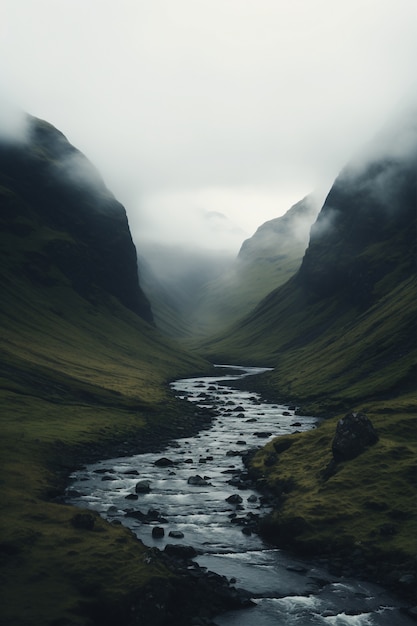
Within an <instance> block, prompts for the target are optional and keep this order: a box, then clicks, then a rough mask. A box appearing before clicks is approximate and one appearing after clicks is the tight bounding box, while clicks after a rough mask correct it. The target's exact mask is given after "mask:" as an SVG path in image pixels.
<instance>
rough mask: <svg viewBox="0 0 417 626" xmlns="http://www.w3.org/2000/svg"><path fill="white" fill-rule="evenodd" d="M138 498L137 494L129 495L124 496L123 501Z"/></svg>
mask: <svg viewBox="0 0 417 626" xmlns="http://www.w3.org/2000/svg"><path fill="white" fill-rule="evenodd" d="M138 498H139V496H138V494H137V493H129V494H128V495H127V496H125V500H137V499H138Z"/></svg>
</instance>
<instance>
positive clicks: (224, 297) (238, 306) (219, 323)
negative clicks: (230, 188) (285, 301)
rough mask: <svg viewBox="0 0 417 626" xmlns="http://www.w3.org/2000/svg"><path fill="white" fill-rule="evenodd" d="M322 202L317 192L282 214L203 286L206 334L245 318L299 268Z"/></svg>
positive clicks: (200, 308)
mask: <svg viewBox="0 0 417 626" xmlns="http://www.w3.org/2000/svg"><path fill="white" fill-rule="evenodd" d="M320 206H321V205H320V200H319V198H318V197H317V196H316V195H314V194H311V195H309V196H306V197H305V198H304V199H303V200H301V201H300V202H297V204H295V205H294V206H293V207H291V208H290V209H289V210H288V211H287V212H286V213H285V215H283V216H282V217H277V218H275V219H273V220H270V221H268V222H265V223H264V224H262V225H261V226H260V227H259V228H258V229H257V231H256V232H255V234H254V235H253V236H252V237H251V238H250V239H247V240H246V241H244V242H243V244H242V247H241V249H240V251H239V254H238V256H237V259H236V261H235V262H234V264H233V265H232V266H231V268H230V269H229V270H228V271H225V272H223V273H222V274H221V275H219V276H218V277H217V278H216V279H215V280H213V281H211V282H208V283H206V284H205V285H203V286H202V289H201V290H200V295H199V299H198V302H197V306H196V313H195V315H196V318H198V320H199V322H200V327H201V329H202V330H203V331H204V333H205V334H208V333H210V332H211V333H213V332H215V331H219V329H221V328H226V327H227V326H229V325H231V324H232V323H233V322H236V321H237V320H238V319H240V318H242V317H244V316H245V315H246V314H248V313H249V311H251V310H252V309H253V308H255V306H256V305H257V304H259V302H260V301H261V300H262V299H263V298H264V297H265V296H266V295H267V294H268V293H270V292H271V291H272V290H273V289H275V288H276V287H279V285H282V284H283V283H285V282H286V281H287V280H288V279H289V278H291V276H293V275H294V274H295V273H296V271H297V270H298V269H299V267H300V265H301V261H302V258H303V255H304V252H305V250H306V248H307V245H308V240H309V232H310V227H311V225H312V224H313V222H314V220H315V219H316V217H317V215H318V212H319V210H320ZM200 333H201V334H202V332H201V330H200Z"/></svg>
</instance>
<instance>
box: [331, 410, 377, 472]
mask: <svg viewBox="0 0 417 626" xmlns="http://www.w3.org/2000/svg"><path fill="white" fill-rule="evenodd" d="M377 441H378V435H377V432H376V430H375V429H374V427H373V425H372V422H371V420H370V419H369V418H368V417H367V416H366V415H365V414H364V413H360V412H359V413H348V414H347V415H345V417H344V418H343V419H341V420H339V421H338V423H337V426H336V434H335V436H334V439H333V442H332V453H333V458H334V460H335V461H336V462H339V461H348V460H350V459H354V458H355V457H357V456H358V455H359V454H361V453H362V452H363V451H364V450H365V449H366V448H367V447H368V446H372V445H374V444H375V443H376V442H377Z"/></svg>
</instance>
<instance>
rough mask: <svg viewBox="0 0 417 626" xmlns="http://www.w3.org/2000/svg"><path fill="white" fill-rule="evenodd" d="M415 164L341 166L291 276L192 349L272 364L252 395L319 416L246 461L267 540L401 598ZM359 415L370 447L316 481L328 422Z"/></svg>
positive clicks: (402, 158)
mask: <svg viewBox="0 0 417 626" xmlns="http://www.w3.org/2000/svg"><path fill="white" fill-rule="evenodd" d="M413 129H414V130H413ZM413 132H414V135H413ZM410 137H411V138H412V137H415V125H414V126H412V128H411V130H410V129H408V138H409V139H410ZM399 143H400V144H401V137H400V141H399ZM408 145H411V142H410V144H408ZM391 148H392V149H393V152H395V142H393V145H392V146H391ZM416 166H417V159H416V153H415V150H411V151H410V152H409V153H407V154H404V153H399V154H395V155H393V154H391V155H390V156H384V157H383V158H380V159H377V160H373V161H371V162H369V161H368V162H367V163H365V164H359V165H358V164H357V163H355V164H353V165H352V166H349V167H348V168H346V170H345V171H344V172H342V174H341V175H340V177H339V178H338V179H337V181H336V182H335V184H334V186H333V188H332V190H331V192H330V193H329V196H328V198H327V199H326V202H325V204H324V206H323V209H322V211H321V213H320V215H319V217H318V219H317V222H316V224H315V225H314V227H313V229H312V233H311V240H310V245H309V247H308V249H307V251H306V254H305V257H304V259H303V263H302V265H301V268H300V270H299V271H298V272H297V274H296V275H295V276H294V277H293V278H292V279H290V281H288V282H287V283H286V284H285V285H283V286H282V287H280V288H278V289H277V290H275V291H273V292H272V293H271V294H269V296H268V297H267V298H265V299H264V300H263V301H262V302H261V303H260V305H259V306H258V307H257V308H256V309H255V310H254V311H253V312H252V313H251V314H250V315H248V316H246V317H245V318H244V319H243V320H241V321H240V322H238V323H236V324H235V325H234V326H233V327H231V328H230V329H229V331H228V332H227V333H224V334H223V335H222V336H218V337H215V338H212V339H211V340H208V341H206V342H205V343H204V344H202V346H201V353H202V354H204V355H205V356H206V357H208V358H210V359H212V360H214V361H218V362H233V363H242V364H245V363H246V364H258V365H268V366H271V367H273V368H274V370H273V371H272V372H270V373H268V374H265V375H263V376H261V377H260V378H259V380H258V382H257V383H256V384H257V386H258V388H259V390H260V391H262V392H263V393H265V394H267V395H269V396H271V397H273V398H276V399H281V400H284V401H288V402H293V403H296V404H298V405H300V404H301V406H302V411H308V412H309V413H311V414H316V415H321V416H325V417H327V418H329V419H328V421H326V422H324V424H323V425H322V426H321V427H320V428H318V429H317V430H315V431H313V432H311V433H308V434H306V435H299V434H297V435H294V436H293V437H292V438H290V442H291V447H289V448H288V449H287V450H285V451H283V452H282V453H277V452H276V449H275V448H274V446H278V449H280V444H279V443H277V442H276V441H275V442H272V443H271V444H268V446H267V447H266V448H265V449H263V450H261V451H260V452H259V453H258V454H257V455H256V456H255V458H254V459H253V462H252V468H253V470H254V471H255V475H257V476H258V477H260V478H261V484H263V485H266V486H267V487H268V488H269V489H270V490H271V491H272V493H273V494H274V496H275V498H276V511H275V513H274V515H272V516H271V518H270V519H269V520H268V521H267V522H266V523H265V527H264V528H265V532H266V534H267V535H268V537H269V538H270V539H272V540H273V541H275V542H277V543H278V544H280V545H286V546H291V547H295V548H298V549H301V550H303V551H308V552H311V553H315V554H317V553H318V554H320V553H322V554H326V555H332V556H333V557H338V559H339V565H340V564H341V563H342V564H343V562H345V563H346V562H347V561H349V560H351V559H350V556H351V555H352V554H353V553H355V554H356V556H357V558H356V561H355V562H354V563H353V566H354V569H355V571H359V572H360V571H361V568H362V573H364V574H366V575H369V576H372V577H373V578H374V579H375V578H378V577H381V578H382V579H383V580H384V582H387V583H389V584H392V585H393V586H394V588H395V589H396V590H397V591H401V592H403V593H406V594H408V595H412V593H413V592H415V576H416V571H415V565H416V564H415V554H416V550H417V543H416V537H417V508H416V506H415V486H416V482H415V476H416V458H417V443H416V421H415V418H416V413H417V398H416V394H415V384H416V362H417V346H416V319H417V281H416V265H415V260H416V237H415V235H416V204H415V199H416V177H415V172H416ZM358 410H363V411H365V412H366V414H367V415H368V417H370V418H371V420H372V422H373V423H374V426H375V427H376V429H377V431H378V433H379V435H380V439H379V442H378V443H377V444H376V445H375V446H374V447H372V448H371V449H369V450H368V451H366V452H364V453H363V454H361V455H360V456H359V457H357V458H355V459H353V460H351V461H348V462H345V463H343V464H341V465H340V466H339V467H338V471H337V473H336V474H335V475H333V476H331V477H327V478H326V477H325V476H324V475H323V472H324V470H325V468H326V466H327V464H328V462H329V461H330V459H331V441H332V438H333V435H334V432H335V428H336V422H337V420H338V419H340V418H341V417H343V416H344V415H345V414H346V413H347V412H348V411H358ZM351 565H352V563H351ZM404 576H405V578H404ZM410 576H411V578H410ZM413 576H414V578H413ZM401 580H403V582H400V581H401ZM404 581H405V582H404Z"/></svg>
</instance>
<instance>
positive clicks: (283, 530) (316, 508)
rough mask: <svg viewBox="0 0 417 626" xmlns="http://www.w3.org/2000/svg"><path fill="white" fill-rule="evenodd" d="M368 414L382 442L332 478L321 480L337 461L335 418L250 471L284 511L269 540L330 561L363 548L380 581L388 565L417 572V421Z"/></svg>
mask: <svg viewBox="0 0 417 626" xmlns="http://www.w3.org/2000/svg"><path fill="white" fill-rule="evenodd" d="M357 408H358V409H359V408H362V407H357ZM364 409H365V411H366V413H367V414H368V416H369V417H370V418H371V419H372V422H373V424H374V427H375V428H376V430H377V432H378V434H379V441H378V443H377V444H376V445H374V446H372V447H371V448H369V449H368V450H366V451H365V452H364V453H362V454H361V455H359V456H358V457H356V458H355V459H352V460H351V461H345V462H343V463H340V464H338V469H337V472H336V473H335V474H334V475H332V476H330V477H329V478H325V476H324V475H323V472H324V470H325V469H326V467H327V465H328V463H329V461H330V460H331V459H332V454H331V443H332V439H333V436H334V433H335V426H336V421H337V418H334V419H331V420H326V421H325V422H323V423H322V424H321V425H320V426H319V428H317V429H316V430H314V431H310V432H308V433H302V434H295V435H291V436H289V437H285V439H286V440H288V441H291V443H292V445H291V446H290V447H289V448H288V449H286V450H284V451H283V452H281V453H280V454H277V453H276V452H275V449H274V443H276V442H277V441H278V442H281V441H282V438H278V439H276V440H274V441H272V442H270V443H268V444H267V445H266V446H265V447H264V448H263V449H261V450H260V451H259V452H258V453H257V454H256V456H255V457H254V459H253V461H252V467H253V468H254V470H255V471H256V474H257V476H262V477H264V478H265V479H266V481H267V484H268V486H269V488H270V489H272V491H273V492H274V493H275V494H277V495H279V496H280V497H281V506H280V507H278V508H277V510H276V511H275V513H274V514H273V515H272V516H271V518H270V519H268V520H267V521H266V529H267V533H268V537H269V538H271V539H273V540H274V541H276V542H277V543H278V544H282V543H283V542H284V543H287V545H289V546H292V547H295V548H298V549H301V550H303V551H308V552H310V553H314V554H317V553H319V554H322V555H327V556H333V557H335V556H339V555H340V553H341V552H343V553H344V554H345V556H347V557H348V556H349V552H352V551H353V550H355V548H358V547H359V548H360V549H361V550H363V551H364V552H365V553H366V554H367V557H368V563H369V564H372V565H373V567H374V568H379V570H380V574H381V575H382V574H383V572H384V569H385V570H386V568H387V566H388V565H389V567H390V568H392V567H394V566H396V567H397V568H399V570H400V571H401V569H402V571H404V569H405V570H407V568H409V569H410V571H411V572H413V571H414V568H415V554H416V550H417V510H416V506H415V504H416V501H415V477H416V470H417V466H416V458H417V442H416V438H415V434H416V432H415V415H414V414H413V413H409V412H407V413H401V412H397V410H395V411H394V412H393V409H392V407H390V405H389V404H388V405H384V404H383V403H374V404H373V405H369V406H367V407H364ZM339 417H341V416H338V418H339ZM283 489H284V493H282V491H283ZM300 518H301V519H302V520H303V521H302V524H301V525H300ZM295 520H297V521H295ZM296 524H298V527H297V528H298V530H297V529H296ZM386 525H389V526H390V527H392V529H393V533H392V534H391V533H389V534H385V533H384V527H386ZM283 538H284V541H283ZM385 573H386V574H387V573H388V572H385ZM374 577H375V573H374Z"/></svg>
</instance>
